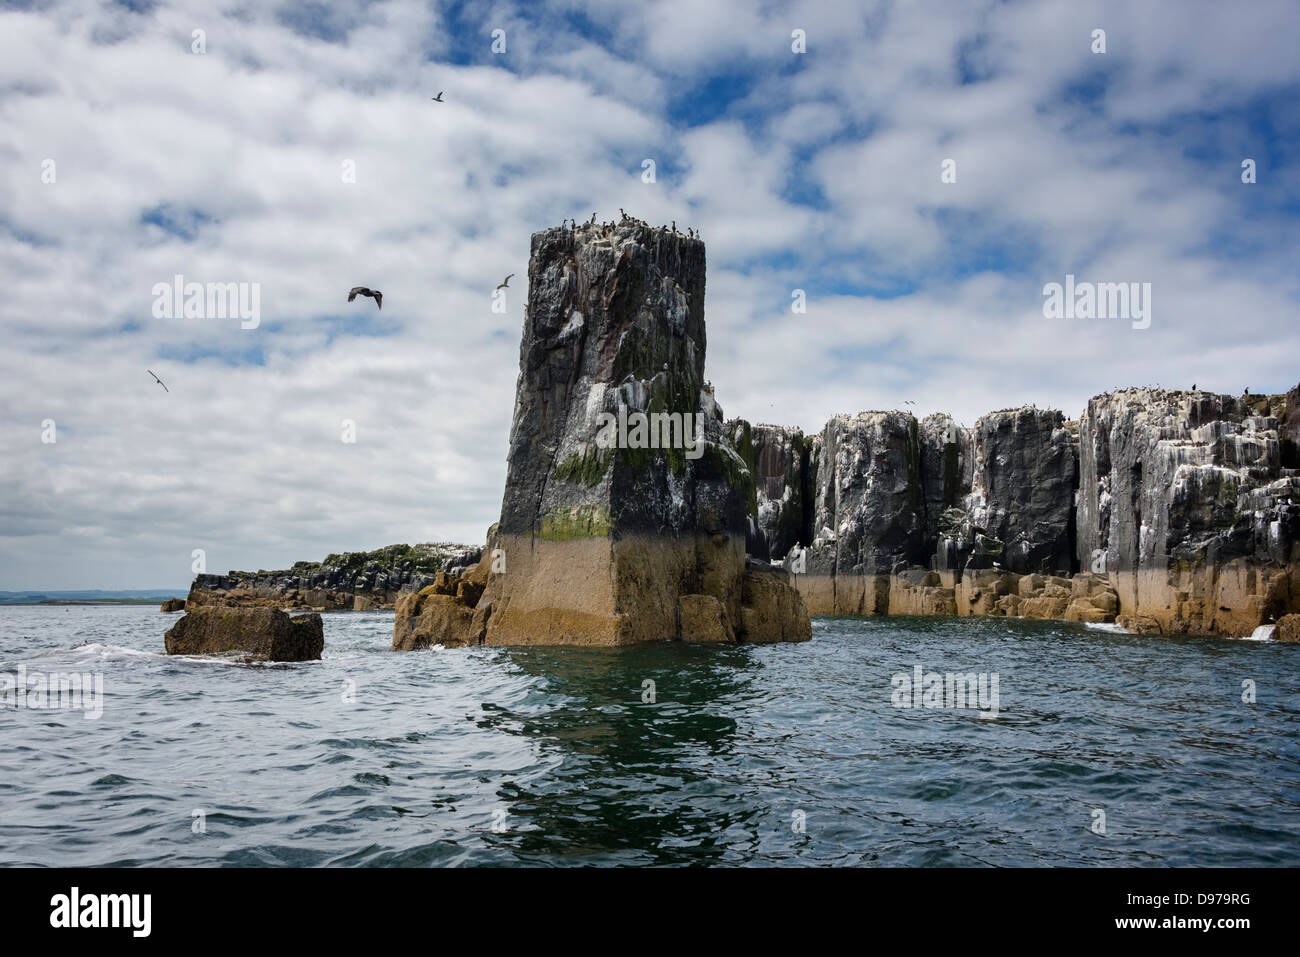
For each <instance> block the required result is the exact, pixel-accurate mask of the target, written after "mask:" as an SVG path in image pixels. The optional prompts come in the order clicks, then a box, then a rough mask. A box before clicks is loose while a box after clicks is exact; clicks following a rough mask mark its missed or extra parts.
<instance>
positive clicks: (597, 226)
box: [560, 206, 700, 239]
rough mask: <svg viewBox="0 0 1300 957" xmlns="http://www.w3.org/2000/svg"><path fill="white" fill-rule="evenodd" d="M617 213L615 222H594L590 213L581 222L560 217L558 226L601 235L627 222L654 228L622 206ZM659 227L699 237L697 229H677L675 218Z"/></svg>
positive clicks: (594, 215)
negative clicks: (590, 231)
mask: <svg viewBox="0 0 1300 957" xmlns="http://www.w3.org/2000/svg"><path fill="white" fill-rule="evenodd" d="M618 214H619V216H620V219H619V220H618V221H617V222H615V221H614V220H612V219H611V220H608V221H606V222H600V223H598V222H596V214H595V213H592V214H591V219H589V220H585V221H583V222H581V223H579V222H578V221H577V220H576V219H562V220H560V228H561V229H567V230H569V231H570V232H582V233H585V232H587V231H589V230H593V229H594V230H597V231H598V233H597V235H599V236H602V237H604V236H608V235H609V234H610V233H612V232H613V231H614V228H615V227H617V226H626V225H629V224H630V225H632V226H642V227H644V228H645V229H654V227H653V226H651V225H650V224H649V223H647V222H646V221H645V220H644V219H637V218H636V217H635V216H629V215H628V214H627V213H626V212H624V211H623V207H622V206H620V207H619V208H618ZM659 229H660V230H662V231H663V232H666V233H669V232H670V233H672V234H673V235H675V236H685V237H686V238H687V239H699V238H700V231H699V230H698V229H692V228H691V227H689V226H688V227H687V228H686V232H684V233H683V232H682V231H681V230H679V229H678V228H677V220H675V219H674V220H673V221H672V224H671V225H669V224H667V223H665V224H664V225H662V226H660V227H659Z"/></svg>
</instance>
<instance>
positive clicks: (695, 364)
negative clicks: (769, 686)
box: [394, 219, 811, 650]
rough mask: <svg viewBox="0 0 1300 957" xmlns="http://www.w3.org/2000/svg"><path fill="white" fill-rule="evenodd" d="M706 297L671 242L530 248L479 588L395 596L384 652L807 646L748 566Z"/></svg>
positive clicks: (623, 226)
mask: <svg viewBox="0 0 1300 957" xmlns="http://www.w3.org/2000/svg"><path fill="white" fill-rule="evenodd" d="M704 284H705V252H704V244H703V243H702V242H701V241H699V240H697V239H691V238H688V237H686V236H682V235H679V234H677V233H674V232H672V231H671V230H663V229H655V228H651V227H649V226H646V225H644V224H642V223H640V222H639V221H636V220H632V219H628V220H625V221H624V222H622V223H619V224H614V225H609V224H605V225H601V226H593V225H583V226H581V227H579V228H578V229H576V230H569V229H547V230H544V231H541V232H538V233H535V234H533V237H532V250H531V257H530V260H529V264H528V305H527V310H526V314H525V316H526V318H525V321H524V332H523V341H522V343H521V345H520V359H519V380H518V385H517V389H516V394H515V411H514V419H513V423H512V426H511V434H510V450H509V459H508V465H507V476H506V488H505V495H504V498H503V502H502V507H501V519H500V522H499V523H498V525H497V526H496V528H495V530H494V533H493V540H492V541H491V542H489V548H488V549H487V550H485V552H484V555H483V559H482V562H481V563H480V565H479V567H478V568H477V569H476V570H475V571H474V572H472V573H471V574H470V575H468V576H466V582H467V583H473V584H475V585H476V584H478V583H482V584H484V585H485V588H484V589H483V591H482V594H481V596H477V600H476V601H474V602H473V603H472V604H471V603H470V602H469V601H467V597H474V591H475V589H473V588H468V589H460V585H459V583H452V582H450V581H448V582H443V583H442V585H441V587H440V588H439V587H435V586H430V587H429V588H427V589H424V590H423V591H421V592H420V593H419V594H417V595H412V596H408V597H406V598H404V599H402V600H400V601H399V602H398V605H397V610H396V621H395V623H394V648H395V649H400V650H406V649H411V648H418V647H424V646H427V645H432V644H443V645H448V646H450V645H459V644H477V643H480V642H482V643H487V644H493V645H529V644H565V645H625V644H632V643H636V642H646V641H662V640H671V639H680V638H685V639H692V638H696V637H698V638H699V639H700V640H708V641H719V640H722V641H727V640H738V641H746V640H748V641H775V640H806V639H807V638H809V637H810V636H811V625H810V623H809V619H808V613H807V610H806V609H805V608H804V605H803V602H802V600H801V599H800V597H799V594H798V592H797V591H796V590H795V589H794V587H793V584H792V582H791V580H790V577H789V575H788V573H786V572H784V571H783V570H781V569H779V568H778V569H771V568H760V567H758V566H751V567H750V568H749V569H747V567H746V550H745V544H746V538H747V536H749V535H750V533H751V523H750V514H751V512H752V511H753V509H754V507H755V489H754V480H753V476H752V473H751V471H750V469H749V467H748V466H747V464H746V462H745V460H744V459H743V458H742V457H741V455H739V454H738V453H737V451H736V449H735V448H734V447H733V445H732V442H731V440H730V438H729V437H728V435H727V433H726V430H725V428H724V423H723V417H722V410H721V409H720V408H719V407H718V405H717V403H716V402H715V401H714V398H713V394H712V389H711V388H710V387H709V386H708V385H707V384H706V383H705V380H704V356H705V344H706V339H705V329H704ZM457 590H459V591H461V597H457V596H456V595H453V594H451V592H453V591H457ZM425 592H428V594H425ZM453 605H457V606H459V608H457V607H453ZM422 622H424V623H427V624H422Z"/></svg>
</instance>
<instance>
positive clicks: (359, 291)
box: [348, 286, 384, 309]
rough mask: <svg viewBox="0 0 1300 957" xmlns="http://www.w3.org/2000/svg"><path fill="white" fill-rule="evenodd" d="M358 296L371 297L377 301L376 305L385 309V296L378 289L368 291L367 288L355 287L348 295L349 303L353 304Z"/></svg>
mask: <svg viewBox="0 0 1300 957" xmlns="http://www.w3.org/2000/svg"><path fill="white" fill-rule="evenodd" d="M357 296H369V297H370V298H371V299H373V300H374V301H375V305H376V306H378V307H379V308H380V309H383V308H384V294H383V293H382V292H380V291H379V290H378V289H367V288H366V287H365V286H353V287H352V291H351V292H349V293H348V302H351V301H352V300H353V299H355V298H357Z"/></svg>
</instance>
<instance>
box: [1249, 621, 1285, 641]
mask: <svg viewBox="0 0 1300 957" xmlns="http://www.w3.org/2000/svg"><path fill="white" fill-rule="evenodd" d="M1276 627H1277V625H1260V626H1259V627H1258V628H1256V629H1255V630H1254V631H1252V632H1251V633H1250V634H1249V635H1246V636H1245V637H1243V638H1242V639H1241V640H1242V641H1272V640H1273V629H1274V628H1276Z"/></svg>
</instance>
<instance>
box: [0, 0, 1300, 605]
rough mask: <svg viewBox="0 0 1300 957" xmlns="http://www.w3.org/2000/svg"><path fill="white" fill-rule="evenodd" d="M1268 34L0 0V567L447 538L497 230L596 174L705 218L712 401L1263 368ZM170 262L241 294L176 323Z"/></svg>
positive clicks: (506, 424) (1198, 10)
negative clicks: (1091, 299) (1247, 178)
mask: <svg viewBox="0 0 1300 957" xmlns="http://www.w3.org/2000/svg"><path fill="white" fill-rule="evenodd" d="M1097 30H1102V31H1104V45H1105V49H1104V52H1100V51H1098V50H1097V47H1098V36H1097V35H1096V33H1095V31H1097ZM196 31H201V33H196ZM496 31H503V32H500V33H496ZM797 31H801V33H799V32H797ZM494 34H495V37H496V39H495V41H494ZM1298 34H1300V6H1297V5H1296V4H1295V3H1294V2H1290V0H1287V2H1269V0H1252V2H1251V3H1249V4H1224V3H1222V2H1217V0H1216V2H1196V0H1144V2H1142V3H1132V2H1130V0H1118V2H1100V3H1087V2H1081V0H1068V2H1041V3H1019V2H979V0H952V2H939V0H920V2H907V3H903V2H897V3H895V2H856V3H848V2H842V3H836V2H825V0H822V2H808V3H801V2H794V3H777V2H761V3H752V2H751V3H745V2H738V0H708V2H700V0H663V2H657V3H637V4H631V3H610V2H604V0H551V2H531V0H529V2H520V3H513V2H508V0H491V2H462V3H441V2H433V3H419V2H399V0H389V2H355V0H351V2H341V3H328V4H327V3H322V2H314V0H313V2H278V3H277V2H274V0H272V2H268V3H247V2H240V0H234V2H231V3H230V4H228V5H225V6H224V8H222V7H221V5H212V4H209V3H202V2H188V0H184V2H177V3H168V2H162V0H157V2H151V0H131V2H117V3H110V2H103V0H99V2H96V0H71V2H62V0H50V2H39V0H34V2H29V3H22V2H19V3H12V2H10V3H7V4H3V5H0V284H3V288H4V292H5V294H4V296H3V298H2V299H0V323H3V331H4V347H3V350H0V590H22V589H40V588H45V589H74V588H105V589H125V588H152V587H168V588H180V589H183V588H184V587H186V586H187V584H188V582H189V581H190V579H191V577H192V574H193V571H194V568H195V557H194V555H195V551H196V550H201V553H202V558H203V567H205V568H206V570H207V571H210V572H225V571H226V570H228V569H259V568H265V569H272V568H284V567H287V566H289V565H291V564H292V563H293V562H295V561H299V560H319V559H320V558H322V557H324V556H325V555H326V554H328V553H330V552H338V551H348V550H360V549H372V548H377V547H379V546H382V545H387V544H391V543H395V542H419V541H460V542H469V543H481V542H482V541H483V538H484V534H485V531H486V529H487V527H488V526H489V525H490V524H491V523H492V522H494V521H495V520H496V518H497V517H498V514H499V511H500V505H501V493H502V486H503V483H504V479H505V465H506V462H505V457H506V449H507V440H508V435H509V428H510V418H511V413H512V410H513V404H514V387H515V381H516V377H517V374H518V368H519V337H520V331H521V328H522V322H523V306H524V302H525V300H524V296H525V294H526V285H527V279H526V275H527V260H528V250H529V237H530V235H531V233H533V232H534V231H536V230H539V229H543V228H546V227H549V226H556V225H558V224H559V223H560V222H561V220H563V219H565V218H570V217H576V218H578V219H586V218H589V217H590V216H591V214H592V213H593V212H595V213H596V214H597V216H598V218H600V219H612V218H617V215H618V210H619V208H620V207H622V208H624V209H626V210H627V211H628V213H630V214H632V215H635V216H637V217H639V218H642V219H645V220H647V221H649V222H651V223H655V224H658V223H668V222H670V221H673V220H675V221H676V222H677V224H678V227H679V228H684V227H686V226H691V227H694V228H696V229H698V230H699V231H700V234H701V236H702V238H703V240H704V242H705V244H706V247H707V256H708V286H707V295H706V300H705V318H706V323H707V336H708V353H707V360H706V370H705V374H706V377H707V378H708V379H709V380H711V381H712V383H713V385H714V387H715V389H716V395H717V397H718V400H719V402H720V404H721V405H722V407H723V410H724V412H725V413H726V415H728V416H740V417H743V418H746V419H749V420H750V421H753V422H770V423H777V424H782V425H790V426H797V427H800V428H802V429H804V430H805V431H810V432H811V431H815V430H819V429H820V428H821V427H822V425H823V424H824V423H825V421H826V420H827V419H828V418H829V417H830V416H832V415H834V414H838V413H852V412H858V411H864V410H873V409H893V408H906V409H907V410H909V411H915V412H916V413H917V414H918V415H925V414H929V413H932V412H948V413H951V414H952V415H953V416H955V417H956V418H957V419H958V420H959V421H962V422H964V423H965V424H967V425H973V424H974V422H975V420H976V419H977V418H978V417H979V416H980V415H982V414H984V413H985V412H989V411H993V410H997V409H1003V408H1010V407H1016V406H1020V405H1022V404H1029V403H1034V404H1036V405H1038V406H1039V407H1040V408H1041V407H1050V408H1059V409H1061V410H1062V411H1063V412H1064V413H1065V414H1066V416H1067V417H1068V418H1072V419H1073V418H1077V417H1078V416H1079V414H1080V412H1081V411H1082V410H1083V408H1084V407H1085V405H1086V403H1087V400H1088V398H1089V397H1090V396H1092V395H1095V394H1098V393H1101V392H1104V391H1107V390H1110V389H1113V388H1116V387H1124V386H1136V385H1156V384H1159V385H1162V386H1164V387H1166V388H1189V387H1190V386H1191V385H1192V384H1193V383H1196V384H1197V385H1199V386H1200V387H1201V388H1207V389H1212V390H1215V391H1220V392H1227V393H1236V394H1239V393H1240V392H1241V391H1242V390H1243V389H1245V388H1249V389H1250V390H1251V391H1252V392H1256V393H1260V392H1282V391H1285V390H1287V389H1289V388H1290V387H1292V386H1294V385H1295V384H1296V383H1297V381H1300V363H1297V362H1296V357H1297V355H1300V348H1298V347H1300V324H1298V323H1297V321H1296V317H1297V301H1298V299H1300V296H1298V293H1300V272H1298V271H1297V270H1296V268H1295V256H1294V250H1295V249H1296V248H1297V239H1298V238H1300V235H1298V232H1300V178H1298V176H1297V174H1298V173H1300V161H1298V155H1297V150H1298V149H1300V96H1297V93H1300V57H1297V56H1296V55H1295V50H1296V48H1297V40H1298V38H1300V37H1298ZM800 37H802V43H801V42H800V40H799V38H800ZM494 42H495V44H496V47H497V49H496V50H494V49H493V46H494ZM438 91H443V97H444V101H443V102H441V103H435V102H432V101H431V99H430V97H431V96H433V94H434V93H436V92H438ZM646 160H652V161H653V164H654V177H653V181H652V182H647V177H646V176H645V175H644V169H645V165H644V164H645V161H646ZM1246 160H1250V161H1252V165H1253V169H1254V180H1255V181H1254V182H1243V176H1244V175H1245V174H1244V170H1243V162H1244V161H1246ZM948 161H951V162H948ZM349 170H350V171H351V174H350V175H349ZM945 170H947V171H948V172H949V175H947V176H945V175H944V173H945ZM954 173H955V175H952V174H954ZM945 179H946V180H949V181H945ZM508 273H514V274H515V276H516V278H515V279H514V280H512V281H511V285H510V287H509V289H508V290H507V292H506V296H505V299H504V311H495V312H494V311H493V289H494V287H495V286H496V284H497V283H499V282H500V281H501V280H502V279H503V278H504V277H505V276H506V275H507V274H508ZM176 275H182V276H183V277H184V278H185V281H187V282H200V283H222V284H224V283H242V284H246V285H245V286H244V287H243V288H244V289H245V290H251V289H252V288H253V284H256V288H257V291H258V296H259V305H260V312H259V314H258V319H257V321H256V323H255V324H254V323H252V322H241V321H240V320H239V319H238V318H197V317H190V318H187V317H185V316H184V315H183V313H182V311H178V312H177V314H175V315H171V316H168V315H167V314H166V311H165V309H162V308H161V307H160V305H159V298H160V294H159V293H158V291H157V287H158V285H159V284H164V285H169V284H171V283H172V281H173V277H174V276H176ZM1067 275H1073V276H1074V277H1076V281H1079V282H1084V281H1087V282H1094V283H1102V282H1106V283H1119V282H1124V283H1141V284H1145V283H1150V287H1149V288H1150V290H1151V294H1150V295H1151V298H1150V316H1149V318H1150V323H1149V325H1148V326H1146V327H1145V328H1139V327H1138V326H1140V325H1141V323H1139V322H1135V321H1130V320H1129V319H1128V318H1125V317H1122V316H1121V317H1110V318H1068V319H1067V318H1049V317H1047V316H1046V315H1045V313H1044V291H1043V290H1044V286H1045V285H1046V284H1049V283H1053V282H1057V283H1064V282H1065V281H1066V276H1067ZM355 285H364V286H370V287H373V288H376V289H380V290H382V291H383V295H384V300H383V308H382V309H379V308H376V306H375V304H374V302H373V301H372V300H370V299H364V298H358V299H357V300H356V301H355V302H352V303H349V302H347V301H346V296H347V291H348V290H349V289H350V288H351V287H352V286H355ZM1139 288H1142V287H1139ZM796 290H802V293H803V298H804V300H805V302H806V309H805V310H804V311H802V312H797V311H795V309H794V306H795V301H796V300H795V296H796V292H795V291H796ZM160 311H162V313H163V314H162V315H160V314H159V312H160ZM147 370H151V371H152V373H155V374H157V376H158V377H159V378H161V379H162V381H163V382H164V383H165V384H166V390H164V388H163V387H162V386H160V385H159V384H158V383H157V382H156V381H155V380H154V378H153V376H152V375H151V374H150V371H147ZM910 403H914V404H910ZM345 422H350V423H352V427H351V428H352V438H354V441H345V439H346V438H347V431H346V428H345Z"/></svg>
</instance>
